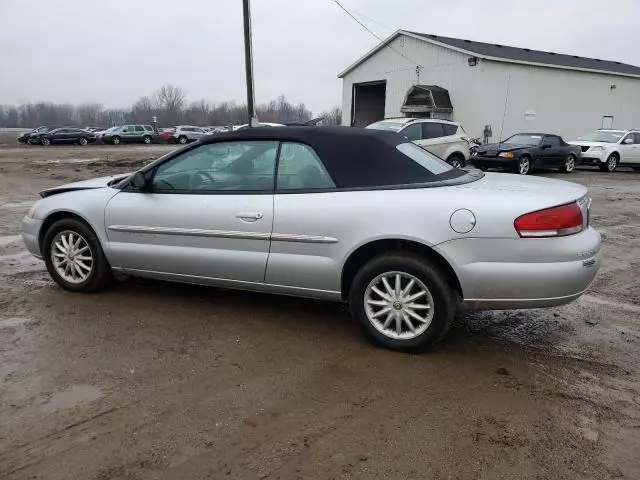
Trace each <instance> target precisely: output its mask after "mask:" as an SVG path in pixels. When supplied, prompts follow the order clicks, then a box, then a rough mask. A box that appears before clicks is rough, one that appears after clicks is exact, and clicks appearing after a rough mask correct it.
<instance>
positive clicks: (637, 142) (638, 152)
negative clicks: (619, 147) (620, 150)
mask: <svg viewBox="0 0 640 480" xmlns="http://www.w3.org/2000/svg"><path fill="white" fill-rule="evenodd" d="M630 163H633V164H635V165H639V164H640V132H635V133H634V134H633V156H632V157H631V161H630Z"/></svg>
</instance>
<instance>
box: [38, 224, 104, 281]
mask: <svg viewBox="0 0 640 480" xmlns="http://www.w3.org/2000/svg"><path fill="white" fill-rule="evenodd" d="M65 239H66V240H65ZM70 243H73V244H74V245H75V246H74V249H73V250H72V251H71V252H70V255H71V256H70V257H69V255H67V254H66V253H65V248H66V250H67V251H68V250H69V244H70ZM42 247H43V259H44V263H45V265H46V267H47V271H48V272H49V275H51V278H53V280H54V281H55V282H56V283H57V284H58V285H60V286H61V287H62V288H64V289H65V290H70V291H72V292H82V293H88V292H94V291H97V290H100V289H102V288H104V287H105V286H107V285H108V284H109V283H110V282H111V280H112V279H113V275H112V273H111V267H110V266H109V262H108V261H107V259H106V257H105V255H104V252H103V250H102V247H101V246H100V241H99V240H98V237H97V236H96V234H95V233H94V232H93V230H92V229H91V228H90V227H89V226H88V225H86V224H85V223H84V222H81V221H80V220H76V219H74V218H65V219H62V220H58V221H57V222H55V223H54V224H53V225H51V227H49V229H48V230H47V231H46V232H45V234H44V239H43V241H42ZM85 247H87V248H85ZM65 259H66V260H65ZM67 266H69V267H68V268H67Z"/></svg>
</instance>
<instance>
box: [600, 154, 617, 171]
mask: <svg viewBox="0 0 640 480" xmlns="http://www.w3.org/2000/svg"><path fill="white" fill-rule="evenodd" d="M618 161H619V159H618V155H616V154H615V153H612V154H611V155H609V156H608V157H607V163H605V164H604V165H603V164H600V170H602V171H603V172H609V173H612V172H615V171H616V168H618Z"/></svg>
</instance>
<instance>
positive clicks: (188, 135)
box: [159, 125, 209, 145]
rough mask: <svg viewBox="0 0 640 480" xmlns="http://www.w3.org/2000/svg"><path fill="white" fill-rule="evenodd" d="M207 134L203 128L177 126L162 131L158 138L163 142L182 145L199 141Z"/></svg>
mask: <svg viewBox="0 0 640 480" xmlns="http://www.w3.org/2000/svg"><path fill="white" fill-rule="evenodd" d="M208 134H209V133H208V132H207V131H206V130H205V129H204V128H200V127H194V126H192V125H178V126H177V127H172V128H167V129H164V130H163V131H162V132H160V136H159V138H160V140H164V141H165V142H172V143H179V144H181V145H184V144H185V143H189V142H194V141H196V140H200V139H201V138H202V137H204V136H205V135H208Z"/></svg>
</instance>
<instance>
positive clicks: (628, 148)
mask: <svg viewBox="0 0 640 480" xmlns="http://www.w3.org/2000/svg"><path fill="white" fill-rule="evenodd" d="M618 150H619V152H620V163H635V159H636V155H638V153H637V148H635V133H628V134H626V135H625V136H624V137H623V138H622V140H620V144H619V145H618Z"/></svg>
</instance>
